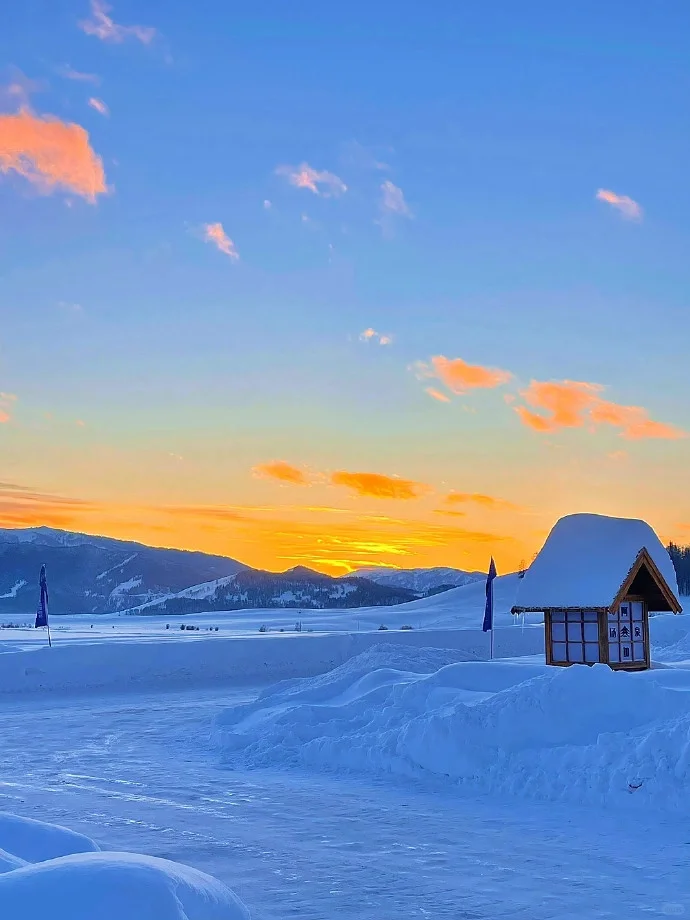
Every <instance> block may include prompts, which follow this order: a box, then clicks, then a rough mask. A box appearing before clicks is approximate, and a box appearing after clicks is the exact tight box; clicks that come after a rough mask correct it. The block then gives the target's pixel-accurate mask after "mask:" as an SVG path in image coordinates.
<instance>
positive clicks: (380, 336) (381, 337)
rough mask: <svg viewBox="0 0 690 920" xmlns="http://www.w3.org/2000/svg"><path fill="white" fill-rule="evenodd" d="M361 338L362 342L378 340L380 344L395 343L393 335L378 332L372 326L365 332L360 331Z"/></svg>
mask: <svg viewBox="0 0 690 920" xmlns="http://www.w3.org/2000/svg"><path fill="white" fill-rule="evenodd" d="M359 338H360V340H361V341H362V342H378V344H379V345H391V344H392V343H393V336H392V335H388V334H386V333H381V332H377V331H376V329H372V328H371V326H370V327H369V328H368V329H365V330H364V332H360V334H359Z"/></svg>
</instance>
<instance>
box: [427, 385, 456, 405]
mask: <svg viewBox="0 0 690 920" xmlns="http://www.w3.org/2000/svg"><path fill="white" fill-rule="evenodd" d="M426 392H427V393H428V394H429V396H431V398H432V399H437V400H438V401H439V402H444V403H449V402H450V397H448V396H446V394H445V393H442V392H441V391H440V390H437V389H436V388H435V387H427V388H426Z"/></svg>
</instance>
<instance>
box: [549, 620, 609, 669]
mask: <svg viewBox="0 0 690 920" xmlns="http://www.w3.org/2000/svg"><path fill="white" fill-rule="evenodd" d="M551 660H552V661H553V663H554V664H594V663H595V662H597V661H600V660H601V658H600V655H599V617H598V614H597V612H596V610H552V611H551Z"/></svg>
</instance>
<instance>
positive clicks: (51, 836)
mask: <svg viewBox="0 0 690 920" xmlns="http://www.w3.org/2000/svg"><path fill="white" fill-rule="evenodd" d="M98 849H99V848H98V846H97V845H96V844H95V843H94V842H93V840H91V839H90V838H89V837H85V836H84V835H83V834H77V833H75V832H74V831H70V830H68V829H67V828H66V827H59V826H58V825H57V824H44V823H43V821H34V820H33V819H31V818H19V817H18V816H17V815H10V814H7V813H6V812H0V850H4V851H5V853H6V854H11V856H12V857H13V858H15V859H16V858H19V860H20V861H24V862H28V863H36V862H44V861H45V860H47V859H55V858H56V857H58V856H71V855H72V854H73V853H93V852H96V851H97V850H98ZM13 868H14V867H13ZM0 916H2V914H1V913H0Z"/></svg>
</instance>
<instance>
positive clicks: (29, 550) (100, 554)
mask: <svg viewBox="0 0 690 920" xmlns="http://www.w3.org/2000/svg"><path fill="white" fill-rule="evenodd" d="M44 563H45V565H46V569H47V574H48V585H49V590H50V609H51V612H52V613H55V614H59V613H105V612H108V611H112V610H120V609H122V608H126V607H132V606H135V605H137V604H143V603H146V602H147V601H151V600H154V599H156V598H159V597H168V596H169V595H171V594H174V593H176V592H178V591H181V590H182V589H183V588H187V587H189V586H190V585H195V584H199V583H200V582H206V581H209V580H210V579H214V578H223V577H225V576H228V575H234V574H235V573H236V572H239V571H240V570H241V569H243V568H244V566H243V565H242V564H241V563H239V562H237V561H236V560H235V559H229V558H226V557H224V556H210V555H207V554H205V553H192V552H185V551H183V550H176V549H159V548H156V547H151V546H143V545H142V544H140V543H130V542H126V541H123V540H113V539H110V538H109V537H92V536H89V535H87V534H79V533H71V532H69V531H62V530H53V529H52V528H49V527H32V528H26V529H22V530H0V613H11V612H17V613H19V612H21V613H27V612H32V611H33V610H35V608H36V603H37V599H38V593H37V585H38V574H39V571H40V568H41V565H43V564H44Z"/></svg>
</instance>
